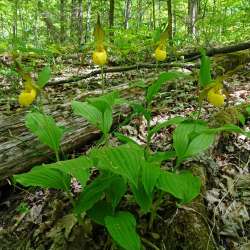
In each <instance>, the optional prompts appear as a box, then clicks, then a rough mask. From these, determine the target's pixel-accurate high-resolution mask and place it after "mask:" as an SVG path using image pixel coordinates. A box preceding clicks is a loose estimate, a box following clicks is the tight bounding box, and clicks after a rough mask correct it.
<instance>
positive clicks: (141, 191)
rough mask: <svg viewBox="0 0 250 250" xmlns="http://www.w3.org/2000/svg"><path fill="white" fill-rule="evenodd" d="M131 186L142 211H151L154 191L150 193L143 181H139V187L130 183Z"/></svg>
mask: <svg viewBox="0 0 250 250" xmlns="http://www.w3.org/2000/svg"><path fill="white" fill-rule="evenodd" d="M130 188H131V190H132V192H133V195H134V198H135V200H136V202H137V204H138V205H139V206H140V208H141V210H142V212H143V213H147V212H149V211H150V209H151V207H152V201H153V193H150V194H148V193H147V192H146V190H145V188H144V186H143V184H142V182H141V181H139V182H138V185H137V187H136V186H135V185H133V184H132V183H130Z"/></svg>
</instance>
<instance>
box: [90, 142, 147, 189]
mask: <svg viewBox="0 0 250 250" xmlns="http://www.w3.org/2000/svg"><path fill="white" fill-rule="evenodd" d="M90 157H91V159H92V160H93V162H94V163H95V166H96V167H97V168H98V169H101V170H108V171H110V172H112V173H115V174H118V175H121V176H123V178H125V179H128V180H129V182H131V183H133V184H134V185H135V186H137V183H138V178H139V174H140V169H141V164H142V162H143V161H145V160H144V151H143V149H141V148H139V147H138V146H137V145H135V144H125V145H121V146H118V147H115V148H113V147H103V148H101V149H93V150H92V151H91V153H90Z"/></svg>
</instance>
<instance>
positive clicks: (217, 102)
mask: <svg viewBox="0 0 250 250" xmlns="http://www.w3.org/2000/svg"><path fill="white" fill-rule="evenodd" d="M207 100H208V102H209V103H211V104H213V105H214V106H215V107H220V106H223V105H224V101H225V96H224V95H223V94H222V93H221V89H216V88H211V89H210V90H209V91H208V93H207Z"/></svg>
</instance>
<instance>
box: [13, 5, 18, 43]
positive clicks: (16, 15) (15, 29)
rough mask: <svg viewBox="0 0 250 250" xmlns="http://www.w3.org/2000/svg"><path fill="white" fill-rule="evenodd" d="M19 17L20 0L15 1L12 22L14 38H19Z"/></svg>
mask: <svg viewBox="0 0 250 250" xmlns="http://www.w3.org/2000/svg"><path fill="white" fill-rule="evenodd" d="M17 17H18V0H15V2H14V3H13V22H12V36H13V40H15V39H16V38H17Z"/></svg>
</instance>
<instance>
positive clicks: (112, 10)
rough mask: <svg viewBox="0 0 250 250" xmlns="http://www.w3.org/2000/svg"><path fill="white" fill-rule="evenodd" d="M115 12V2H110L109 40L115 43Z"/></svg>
mask: <svg viewBox="0 0 250 250" xmlns="http://www.w3.org/2000/svg"><path fill="white" fill-rule="evenodd" d="M114 12H115V0H109V28H110V32H109V39H110V42H111V43H113V42H114V31H113V28H114Z"/></svg>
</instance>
